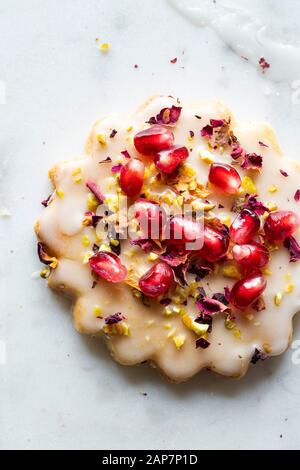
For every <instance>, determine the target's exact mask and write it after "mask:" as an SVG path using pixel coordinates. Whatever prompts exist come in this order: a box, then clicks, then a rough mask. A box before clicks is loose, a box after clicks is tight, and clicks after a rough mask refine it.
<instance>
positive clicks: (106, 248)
mask: <svg viewBox="0 0 300 470" xmlns="http://www.w3.org/2000/svg"><path fill="white" fill-rule="evenodd" d="M99 251H109V252H111V247H110V246H109V245H108V244H107V243H102V245H101V246H100V248H99Z"/></svg>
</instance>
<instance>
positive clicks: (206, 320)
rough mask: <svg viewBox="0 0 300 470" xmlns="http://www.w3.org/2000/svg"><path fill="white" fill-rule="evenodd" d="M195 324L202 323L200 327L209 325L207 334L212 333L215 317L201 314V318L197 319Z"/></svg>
mask: <svg viewBox="0 0 300 470" xmlns="http://www.w3.org/2000/svg"><path fill="white" fill-rule="evenodd" d="M195 322H196V323H200V325H209V326H208V330H207V333H211V332H212V325H213V317H212V316H211V315H206V314H205V313H201V315H199V317H197V318H195Z"/></svg>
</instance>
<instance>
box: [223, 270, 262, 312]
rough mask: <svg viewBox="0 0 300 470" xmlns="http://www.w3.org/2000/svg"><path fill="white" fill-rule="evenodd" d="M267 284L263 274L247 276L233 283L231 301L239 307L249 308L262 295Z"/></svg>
mask: <svg viewBox="0 0 300 470" xmlns="http://www.w3.org/2000/svg"><path fill="white" fill-rule="evenodd" d="M266 285H267V281H266V280H265V278H264V277H263V276H262V275H261V274H254V275H252V276H247V277H245V278H244V279H241V280H240V281H237V282H236V283H235V284H234V285H233V287H232V289H231V291H230V297H229V301H230V303H231V304H232V305H233V306H234V307H236V308H238V309H241V310H242V309H244V308H247V307H249V306H250V305H251V304H253V302H255V300H257V299H258V298H259V297H260V296H261V294H262V293H263V291H264V290H265V288H266Z"/></svg>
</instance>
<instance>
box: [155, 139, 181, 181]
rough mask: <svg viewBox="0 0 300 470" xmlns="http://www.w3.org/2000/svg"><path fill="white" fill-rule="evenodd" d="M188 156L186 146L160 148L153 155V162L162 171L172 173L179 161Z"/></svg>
mask: <svg viewBox="0 0 300 470" xmlns="http://www.w3.org/2000/svg"><path fill="white" fill-rule="evenodd" d="M188 156H189V151H188V149H187V148H186V147H180V146H174V147H171V148H170V149H168V150H162V151H161V152H159V153H158V154H157V155H155V157H154V163H155V166H156V168H158V170H160V171H162V172H163V173H167V174H169V173H173V171H174V170H176V168H177V167H178V165H180V163H181V162H183V161H184V160H186V159H187V158H188Z"/></svg>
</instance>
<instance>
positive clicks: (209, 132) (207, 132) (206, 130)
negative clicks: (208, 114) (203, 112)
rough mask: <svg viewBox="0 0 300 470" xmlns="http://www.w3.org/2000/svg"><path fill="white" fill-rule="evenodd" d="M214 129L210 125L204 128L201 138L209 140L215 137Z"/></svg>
mask: <svg viewBox="0 0 300 470" xmlns="http://www.w3.org/2000/svg"><path fill="white" fill-rule="evenodd" d="M213 132H214V131H213V128H212V126H210V125H209V124H207V126H204V127H202V129H201V137H208V138H209V139H210V138H211V136H212V135H213Z"/></svg>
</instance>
